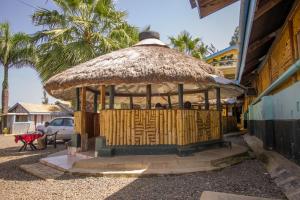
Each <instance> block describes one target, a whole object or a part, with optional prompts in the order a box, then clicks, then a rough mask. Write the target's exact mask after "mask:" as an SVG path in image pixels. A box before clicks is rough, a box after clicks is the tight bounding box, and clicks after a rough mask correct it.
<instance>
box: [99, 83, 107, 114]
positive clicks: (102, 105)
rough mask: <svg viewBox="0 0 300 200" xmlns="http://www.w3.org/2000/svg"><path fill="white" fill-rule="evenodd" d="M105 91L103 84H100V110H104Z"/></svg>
mask: <svg viewBox="0 0 300 200" xmlns="http://www.w3.org/2000/svg"><path fill="white" fill-rule="evenodd" d="M105 93H106V89H105V85H101V86H100V104H101V108H100V109H101V110H105V95H106V94H105Z"/></svg>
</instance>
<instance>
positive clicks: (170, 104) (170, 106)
mask: <svg viewBox="0 0 300 200" xmlns="http://www.w3.org/2000/svg"><path fill="white" fill-rule="evenodd" d="M168 104H169V109H172V102H171V96H170V95H168Z"/></svg>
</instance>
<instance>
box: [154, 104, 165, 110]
mask: <svg viewBox="0 0 300 200" xmlns="http://www.w3.org/2000/svg"><path fill="white" fill-rule="evenodd" d="M155 109H164V107H163V106H162V105H161V104H160V103H157V104H155Z"/></svg>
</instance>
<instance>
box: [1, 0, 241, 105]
mask: <svg viewBox="0 0 300 200" xmlns="http://www.w3.org/2000/svg"><path fill="white" fill-rule="evenodd" d="M115 3H116V7H117V9H119V10H126V11H127V13H128V16H127V21H128V22H129V23H130V24H132V25H134V26H136V27H138V28H140V29H143V28H144V27H146V26H148V25H150V26H151V29H152V30H154V31H157V32H159V33H160V36H161V40H162V41H163V42H165V43H167V44H169V41H168V37H169V36H176V35H178V34H179V33H180V32H182V31H183V30H186V31H188V32H190V33H191V34H192V35H193V36H194V37H200V38H201V39H202V40H203V41H204V42H205V43H206V44H210V43H212V44H213V45H214V46H215V47H216V48H217V49H218V50H222V49H224V48H226V47H227V46H228V45H229V41H230V39H231V36H232V35H233V32H234V29H235V27H236V26H238V23H239V8H240V3H239V1H238V2H236V3H234V4H232V5H230V6H228V7H226V8H224V9H222V10H220V11H218V12H216V13H214V14H211V15H209V16H207V17H206V18H204V19H200V18H199V14H198V10H197V9H191V6H190V3H189V0H151V1H149V0H115ZM37 7H41V8H47V9H55V5H54V4H53V2H52V1H51V0H0V22H4V21H8V22H9V23H10V25H11V28H12V31H13V32H19V31H21V32H26V33H29V34H30V33H34V32H35V31H37V30H39V29H40V27H35V26H34V25H33V24H32V22H31V17H30V16H31V15H32V13H33V12H34V11H35V9H36V8H37ZM2 81H3V67H2V66H1V69H0V82H1V83H2ZM1 85H2V84H1ZM9 92H10V97H9V105H10V106H12V105H14V104H15V103H17V102H28V103H41V101H42V96H43V86H42V83H41V80H40V78H39V76H38V73H37V72H36V71H35V70H34V69H32V68H29V67H24V68H22V69H10V71H9ZM54 101H55V99H54V98H51V97H50V103H53V102H54ZM0 102H1V98H0Z"/></svg>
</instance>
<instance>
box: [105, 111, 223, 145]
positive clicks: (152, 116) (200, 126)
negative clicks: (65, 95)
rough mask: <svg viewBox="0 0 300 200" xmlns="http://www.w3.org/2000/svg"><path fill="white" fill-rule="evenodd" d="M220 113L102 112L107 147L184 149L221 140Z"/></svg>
mask: <svg viewBox="0 0 300 200" xmlns="http://www.w3.org/2000/svg"><path fill="white" fill-rule="evenodd" d="M219 117H220V113H219V111H200V110H103V111H101V112H100V135H101V136H105V137H106V140H107V141H106V142H107V145H112V146H117V145H171V144H178V145H186V144H192V143H197V142H204V141H209V140H217V139H220V137H221V136H220V121H219Z"/></svg>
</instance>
